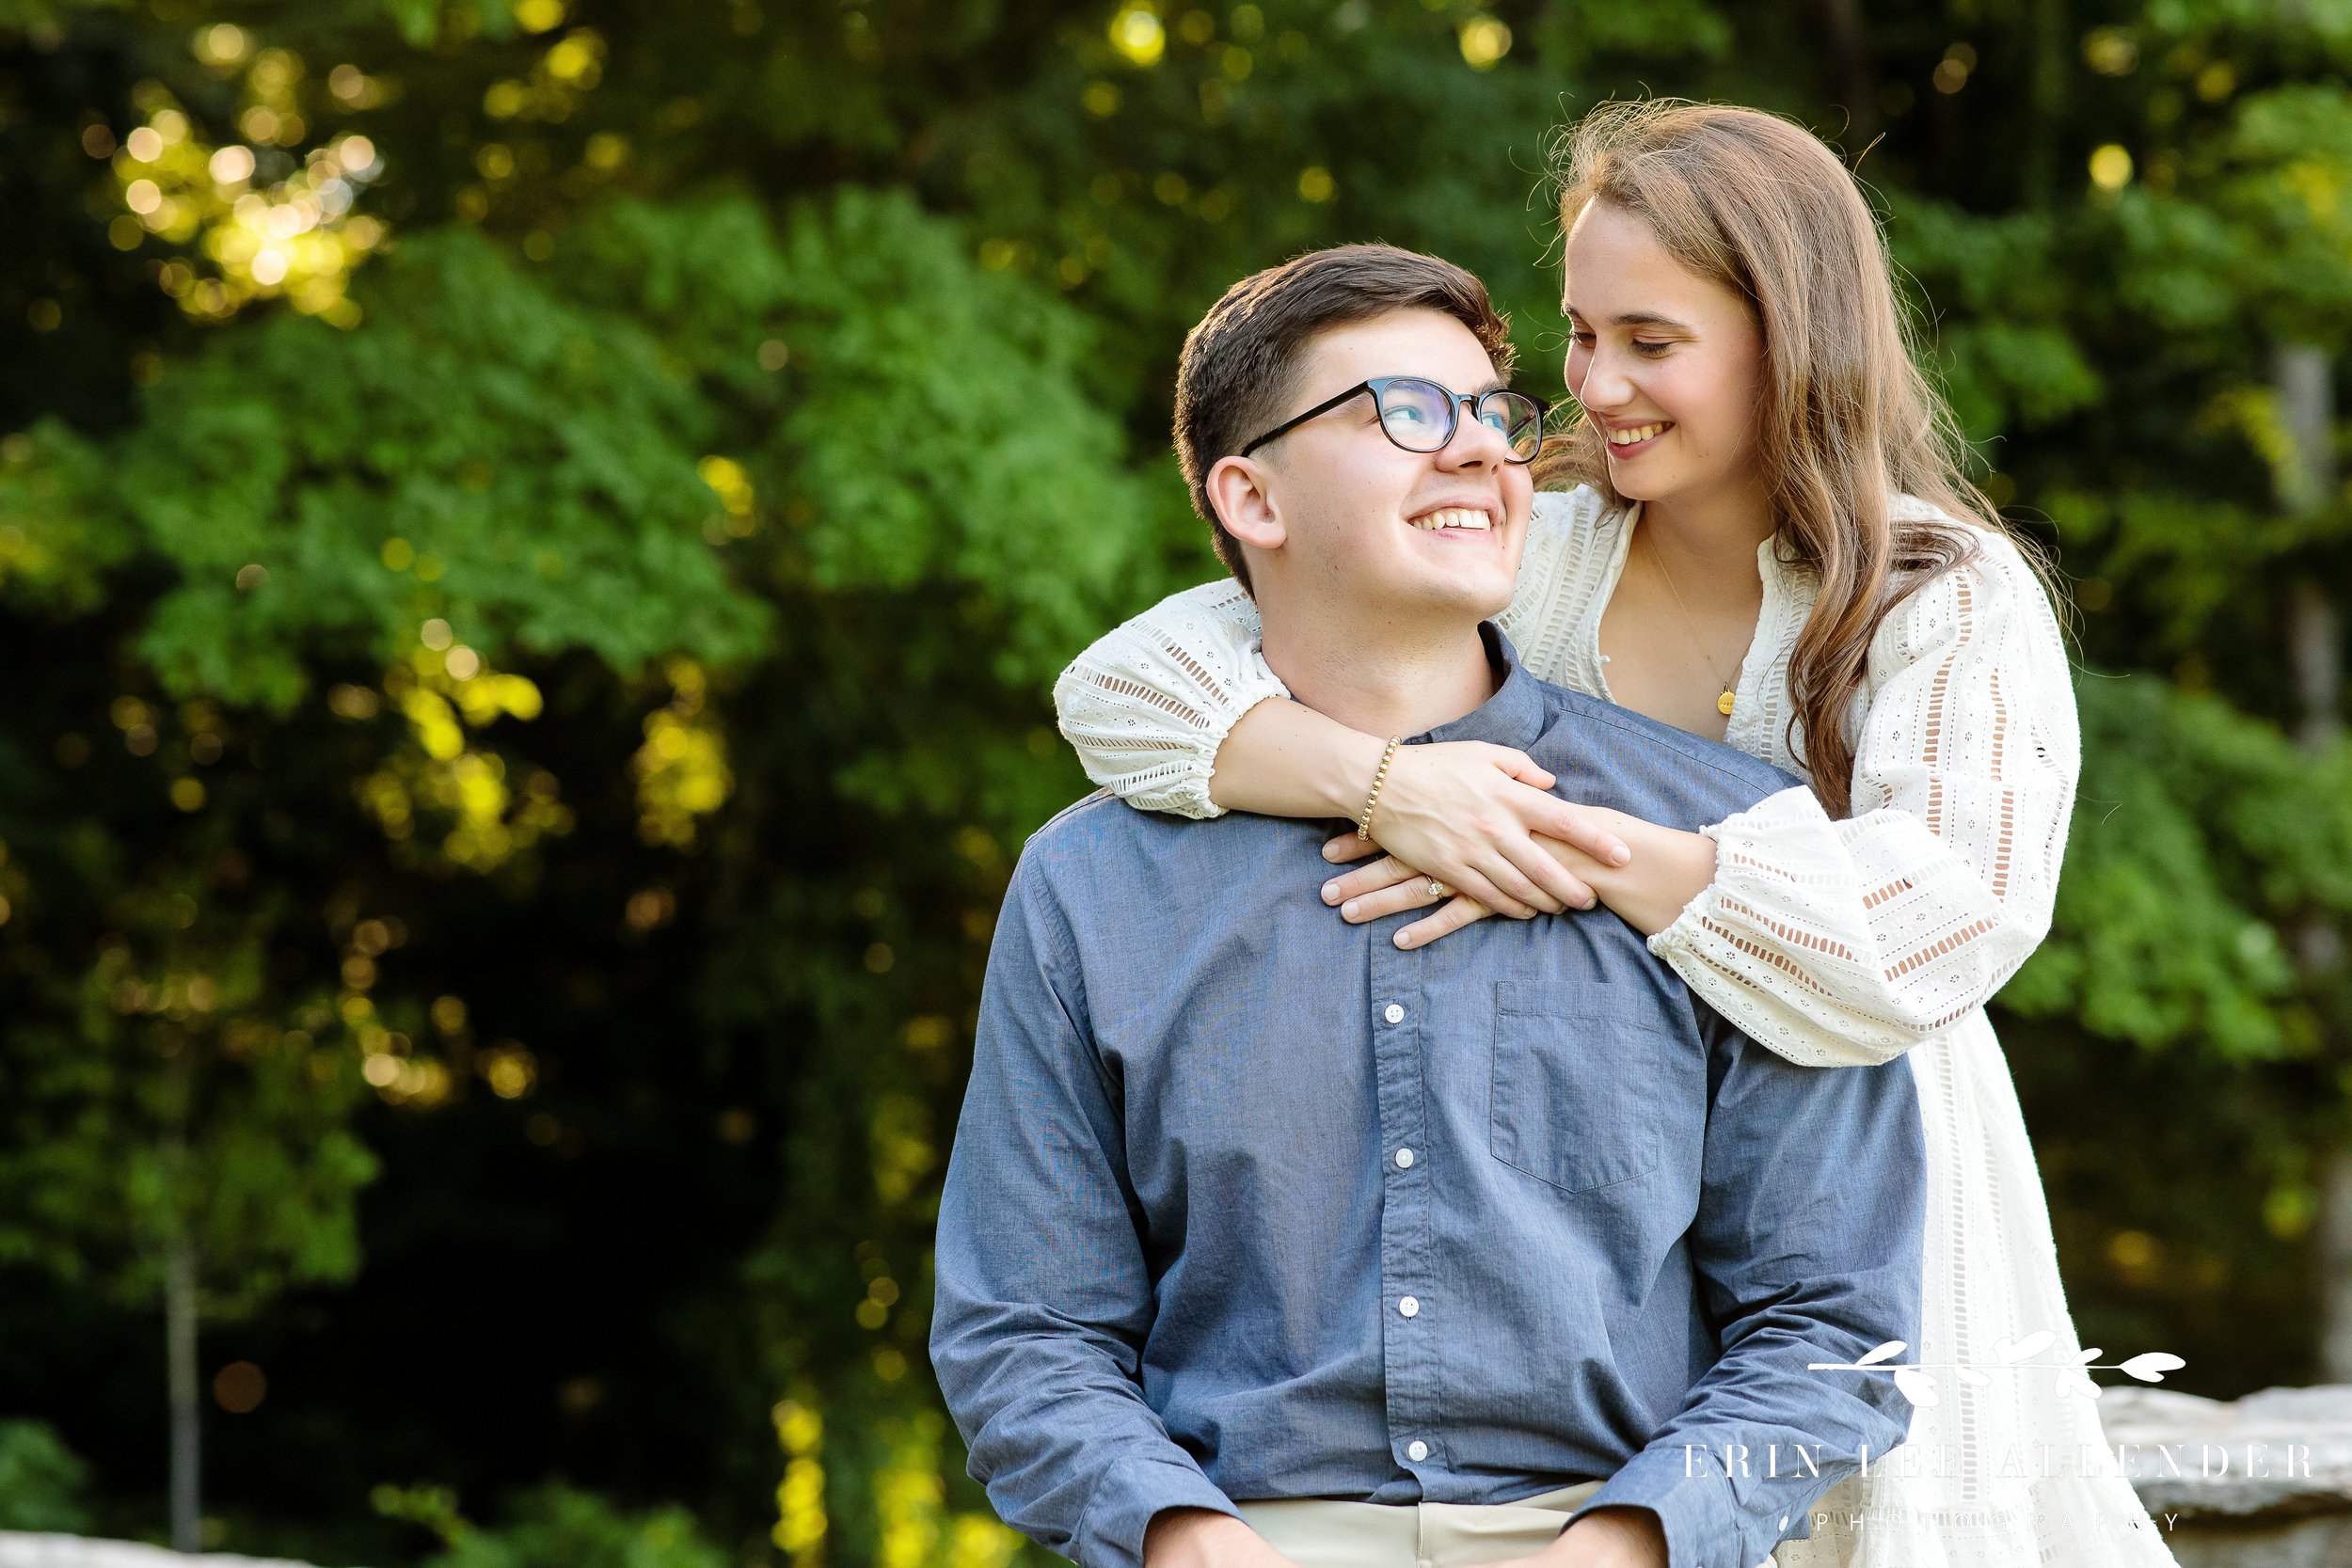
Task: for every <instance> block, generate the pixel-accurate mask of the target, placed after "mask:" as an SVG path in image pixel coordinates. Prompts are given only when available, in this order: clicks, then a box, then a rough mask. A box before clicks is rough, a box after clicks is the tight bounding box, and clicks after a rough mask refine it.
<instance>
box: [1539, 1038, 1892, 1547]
mask: <svg viewBox="0 0 2352 1568" xmlns="http://www.w3.org/2000/svg"><path fill="white" fill-rule="evenodd" d="M1700 1017H1701V1022H1702V1026H1703V1028H1704V1029H1705V1031H1706V1033H1707V1035H1708V1057H1709V1068H1708V1070H1709V1076H1710V1079H1711V1081H1712V1088H1711V1097H1710V1098H1711V1106H1710V1110H1709V1114H1708V1132H1707V1143H1706V1155H1705V1167H1704V1173H1703V1176H1702V1180H1701V1188H1700V1197H1699V1209H1698V1215H1697V1218H1696V1219H1695V1221H1694V1222H1693V1224H1692V1247H1693V1252H1694V1255H1695V1259H1696V1261H1697V1265H1698V1272H1699V1278H1700V1282H1701V1285H1702V1289H1703V1291H1704V1294H1705V1297H1706V1302H1707V1307H1708V1315H1709V1316H1710V1317H1711V1318H1712V1319H1713V1320H1714V1322H1715V1323H1717V1324H1718V1325H1719V1333H1720V1336H1721V1338H1722V1343H1723V1354H1722V1356H1721V1357H1720V1359H1718V1360H1717V1361H1716V1363H1715V1365H1714V1366H1713V1367H1712V1368H1710V1369H1708V1371H1707V1373H1706V1375H1705V1376H1703V1377H1702V1378H1700V1380H1699V1381H1698V1382H1697V1383H1696V1384H1694V1385H1692V1388H1691V1391H1690V1394H1689V1395H1688V1397H1687V1398H1686V1399H1685V1401H1684V1402H1683V1405H1682V1408H1681V1409H1680V1410H1679V1411H1677V1413H1676V1415H1675V1416H1674V1417H1673V1418H1671V1419H1670V1420H1668V1421H1667V1422H1666V1423H1665V1424H1664V1425H1663V1426H1662V1427H1661V1428H1660V1429H1659V1430H1658V1431H1657V1432H1656V1433H1653V1434H1652V1436H1651V1438H1650V1440H1649V1441H1648V1443H1646V1444H1645V1446H1644V1447H1643V1449H1641V1451H1640V1452H1638V1453H1636V1454H1635V1455H1633V1457H1632V1458H1631V1459H1629V1460H1628V1461H1627V1462H1626V1464H1625V1465H1622V1466H1620V1467H1619V1469H1618V1470H1617V1472H1616V1474H1614V1475H1613V1476H1612V1477H1611V1478H1610V1479H1609V1481H1607V1482H1606V1483H1605V1484H1604V1485H1603V1486H1602V1487H1601V1489H1600V1491H1599V1492H1597V1493H1596V1494H1595V1495H1594V1496H1593V1497H1592V1498H1591V1499H1590V1500H1589V1501H1588V1502H1587V1503H1586V1504H1585V1505H1584V1506H1585V1509H1586V1510H1590V1509H1595V1508H1607V1507H1612V1506H1631V1507H1639V1508H1645V1509H1648V1510H1649V1511H1650V1512H1652V1513H1655V1514H1656V1515H1657V1516H1658V1518H1659V1520H1660V1522H1661V1525H1662V1526H1663V1528H1664V1530H1665V1535H1666V1543H1667V1556H1668V1561H1669V1563H1670V1564H1671V1568H1756V1564H1758V1563H1761V1562H1762V1561H1764V1560H1765V1559H1766V1558H1767V1557H1768V1556H1769V1555H1770V1554H1771V1552H1772V1546H1773V1545H1774V1544H1775V1543H1777V1542H1779V1541H1781V1540H1784V1539H1787V1538H1788V1537H1791V1536H1802V1535H1804V1534H1806V1533H1808V1530H1807V1528H1806V1524H1805V1513H1806V1510H1808V1509H1809V1508H1810V1507H1811V1506H1812V1505H1813V1504H1814V1503H1815V1502H1816V1501H1818V1500H1819V1499H1820V1496H1821V1495H1822V1494H1823V1493H1824V1492H1827V1491H1828V1490H1829V1489H1830V1488H1831V1487H1832V1486H1834V1485H1835V1484H1836V1483H1837V1482H1838V1481H1842V1480H1844V1479H1845V1478H1846V1477H1848V1476H1850V1475H1852V1474H1854V1473H1855V1472H1856V1471H1857V1470H1859V1469H1860V1468H1861V1466H1862V1465H1863V1464H1864V1463H1865V1462H1866V1459H1875V1458H1876V1457H1878V1456H1881V1455H1883V1454H1884V1453H1885V1452H1886V1450H1888V1449H1891V1448H1894V1447H1896V1446H1897V1445H1898V1444H1899V1443H1901V1442H1902V1440H1903V1438H1904V1435H1905V1433H1906V1432H1907V1431H1908V1428H1909V1424H1910V1407H1909V1403H1908V1402H1907V1401H1906V1400H1905V1399H1904V1398H1903V1396H1902V1395H1901V1394H1900V1393H1899V1391H1898V1390H1897V1389H1896V1388H1895V1386H1894V1381H1893V1379H1892V1378H1891V1377H1890V1376H1887V1375H1885V1374H1884V1373H1872V1372H1863V1371H1814V1370H1809V1364H1810V1363H1815V1362H1834V1363H1851V1362H1854V1361H1856V1360H1858V1359H1860V1357H1861V1356H1862V1355H1863V1354H1866V1353H1867V1352H1868V1351H1870V1350H1871V1349H1873V1348H1874V1347H1876V1346H1878V1345H1881V1344H1883V1343H1885V1342H1886V1341H1887V1340H1890V1339H1900V1340H1903V1341H1905V1342H1907V1343H1916V1342H1917V1340H1918V1324H1919V1310H1920V1291H1921V1286H1922V1277H1923V1276H1922V1269H1923V1259H1922V1258H1921V1234H1922V1225H1923V1221H1924V1211H1925V1203H1926V1166H1925V1153H1924V1140H1923V1137H1922V1134H1921V1131H1920V1125H1919V1112H1918V1098H1917V1094H1916V1091H1915V1088H1914V1086H1913V1083H1912V1078H1911V1068H1910V1064H1909V1063H1907V1062H1900V1061H1898V1062H1894V1063H1890V1064H1886V1065H1883V1066H1879V1067H1867V1068H1854V1069H1849V1070H1847V1071H1844V1072H1835V1073H1821V1072H1816V1071H1812V1070H1810V1069H1804V1068H1799V1067H1796V1066H1793V1065H1791V1064H1790V1063H1788V1062H1787V1061H1784V1060H1782V1059H1781V1058H1779V1057H1777V1056H1775V1055H1773V1054H1772V1053H1770V1052H1768V1051H1766V1050H1764V1049H1763V1048H1762V1047H1760V1046H1758V1045H1756V1043H1755V1042H1754V1041H1753V1040H1750V1039H1748V1038H1747V1037H1744V1036H1742V1035H1740V1033H1739V1032H1738V1031H1736V1030H1734V1029H1733V1028H1731V1027H1730V1025H1729V1024H1727V1023H1725V1022H1724V1021H1723V1020H1722V1019H1721V1017H1720V1016H1718V1015H1716V1014H1714V1013H1713V1012H1712V1011H1711V1010H1709V1009H1707V1008H1705V1007H1703V1006H1702V1007H1701V1008H1700Z"/></svg>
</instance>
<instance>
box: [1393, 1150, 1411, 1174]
mask: <svg viewBox="0 0 2352 1568" xmlns="http://www.w3.org/2000/svg"><path fill="white" fill-rule="evenodd" d="M1396 1168H1397V1169H1399V1170H1411V1169H1412V1168H1413V1151H1412V1150H1411V1149H1409V1148H1400V1149H1398V1150H1397V1151H1396Z"/></svg>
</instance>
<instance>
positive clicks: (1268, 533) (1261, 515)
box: [1201, 457, 1284, 550]
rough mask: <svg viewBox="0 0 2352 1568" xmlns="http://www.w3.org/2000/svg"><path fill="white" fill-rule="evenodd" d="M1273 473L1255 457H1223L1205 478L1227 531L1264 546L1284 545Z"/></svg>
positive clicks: (1250, 543) (1202, 482) (1203, 482)
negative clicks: (1273, 486)
mask: <svg viewBox="0 0 2352 1568" xmlns="http://www.w3.org/2000/svg"><path fill="white" fill-rule="evenodd" d="M1273 477H1274V476H1273V475H1272V474H1271V473H1269V472H1268V471H1267V469H1266V467H1265V465H1263V464H1262V463H1259V462H1256V461H1254V460H1253V459H1250V458H1247V457H1220V458H1218V459H1217V460H1216V463H1215V464H1214V465H1213V466H1211V467H1210V469H1209V475H1208V478H1206V479H1205V480H1203V481H1201V488H1203V489H1205V490H1206V491H1208V493H1209V504H1210V505H1211V506H1213V507H1215V508H1216V515H1217V521H1219V522H1221V523H1223V524H1224V525H1225V531H1226V532H1228V533H1230V534H1232V536H1233V537H1234V538H1236V539H1238V540H1240V541H1241V542H1242V543H1243V544H1245V545H1252V546H1256V547H1257V548H1259V549H1262V550H1274V549H1279V548H1281V547H1282V540H1283V537H1284V530H1283V527H1282V516H1281V512H1280V510H1279V508H1278V507H1277V506H1276V505H1275V503H1274V494H1273V491H1272V489H1271V485H1272V483H1273Z"/></svg>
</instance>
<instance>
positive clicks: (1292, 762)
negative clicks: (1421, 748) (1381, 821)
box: [1209, 697, 1389, 826]
mask: <svg viewBox="0 0 2352 1568" xmlns="http://www.w3.org/2000/svg"><path fill="white" fill-rule="evenodd" d="M1388 744H1389V743H1388V741H1387V740H1386V739H1385V738H1383V737H1381V736H1371V735H1365V734H1364V733H1362V732H1361V731H1359V730H1354V729H1350V728H1349V727H1348V726H1347V725H1345V724H1343V723H1341V722H1340V721H1338V720H1336V719H1329V718H1326V717H1325V716H1324V715H1322V714H1320V713H1317V712H1316V711H1315V710H1314V709H1312V708H1311V707H1308V706H1307V705H1305V704H1303V703H1297V702H1294V701H1292V700H1291V699H1289V698H1287V697H1268V698H1266V699H1265V700H1264V701H1263V702H1262V703H1260V704H1258V705H1256V706H1255V707H1253V708H1251V709H1250V710H1249V711H1248V713H1245V714H1243V715H1242V716H1241V719H1240V720H1239V721H1237V722H1236V723H1235V724H1234V725H1233V727H1232V729H1231V730H1230V731H1228V732H1227V733H1226V736H1225V739H1224V742H1223V743H1222V744H1221V745H1219V746H1218V747H1217V752H1216V771H1215V772H1213V773H1212V774H1210V776H1209V799H1210V800H1214V801H1216V803H1217V804H1218V805H1220V806H1223V807H1225V808H1226V809H1227V810H1229V811H1251V812H1257V813H1259V814H1261V815H1263V816H1306V817H1318V816H1341V817H1345V818H1346V819H1347V820H1348V821H1350V822H1353V821H1355V820H1356V819H1357V817H1358V816H1359V815H1361V813H1362V812H1363V809H1364V800H1365V798H1366V797H1367V796H1368V795H1370V794H1371V793H1372V781H1373V777H1374V775H1375V773H1377V772H1378V771H1379V768H1380V756H1381V753H1382V752H1385V751H1386V750H1387V749H1388ZM1375 826H1376V825H1375Z"/></svg>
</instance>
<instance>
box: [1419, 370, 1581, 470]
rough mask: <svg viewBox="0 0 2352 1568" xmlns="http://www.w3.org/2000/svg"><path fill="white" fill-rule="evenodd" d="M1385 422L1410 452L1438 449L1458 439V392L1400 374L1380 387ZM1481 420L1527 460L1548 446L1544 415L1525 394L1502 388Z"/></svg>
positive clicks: (1489, 396)
mask: <svg viewBox="0 0 2352 1568" xmlns="http://www.w3.org/2000/svg"><path fill="white" fill-rule="evenodd" d="M1379 398H1380V426H1381V428H1382V429H1383V430H1385V431H1386V432H1387V433H1388V436H1389V439H1390V440H1391V441H1394V442H1395V443H1396V444H1397V445H1398V446H1400V447H1403V448H1404V449H1405V450H1406V451H1438V449H1439V448H1441V447H1443V446H1444V445H1445V444H1446V443H1447V442H1448V441H1450V440H1452V439H1453V438H1454V409H1455V407H1456V406H1457V400H1456V399H1455V398H1454V394H1453V393H1452V392H1450V391H1448V390H1446V389H1445V388H1443V387H1440V386H1438V384H1437V383H1436V382H1434V381H1422V380H1421V379H1419V378H1418V377H1415V376H1399V377H1397V378H1396V379H1395V380H1393V381H1391V382H1390V383H1389V384H1388V385H1387V386H1386V387H1384V388H1381V389H1380V394H1379ZM1478 420H1479V422H1480V423H1481V424H1484V425H1486V426H1487V427H1488V428H1489V429H1491V430H1494V431H1496V432H1497V433H1499V434H1500V435H1501V436H1502V439H1503V441H1504V442H1505V443H1506V444H1507V445H1508V446H1509V447H1510V449H1511V454H1512V455H1513V456H1514V457H1517V458H1518V459H1519V460H1520V461H1522V462H1524V461H1526V460H1527V459H1529V458H1531V457H1533V456H1534V455H1535V450H1536V448H1537V447H1539V446H1541V445H1542V444H1543V415H1542V412H1541V411H1540V410H1539V409H1537V407H1536V406H1535V403H1534V400H1533V399H1532V398H1529V397H1527V396H1526V395H1524V394H1523V393H1519V392H1512V391H1503V390H1496V391H1491V392H1488V393H1486V395H1485V396H1483V397H1481V398H1480V399H1479V400H1478Z"/></svg>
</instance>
